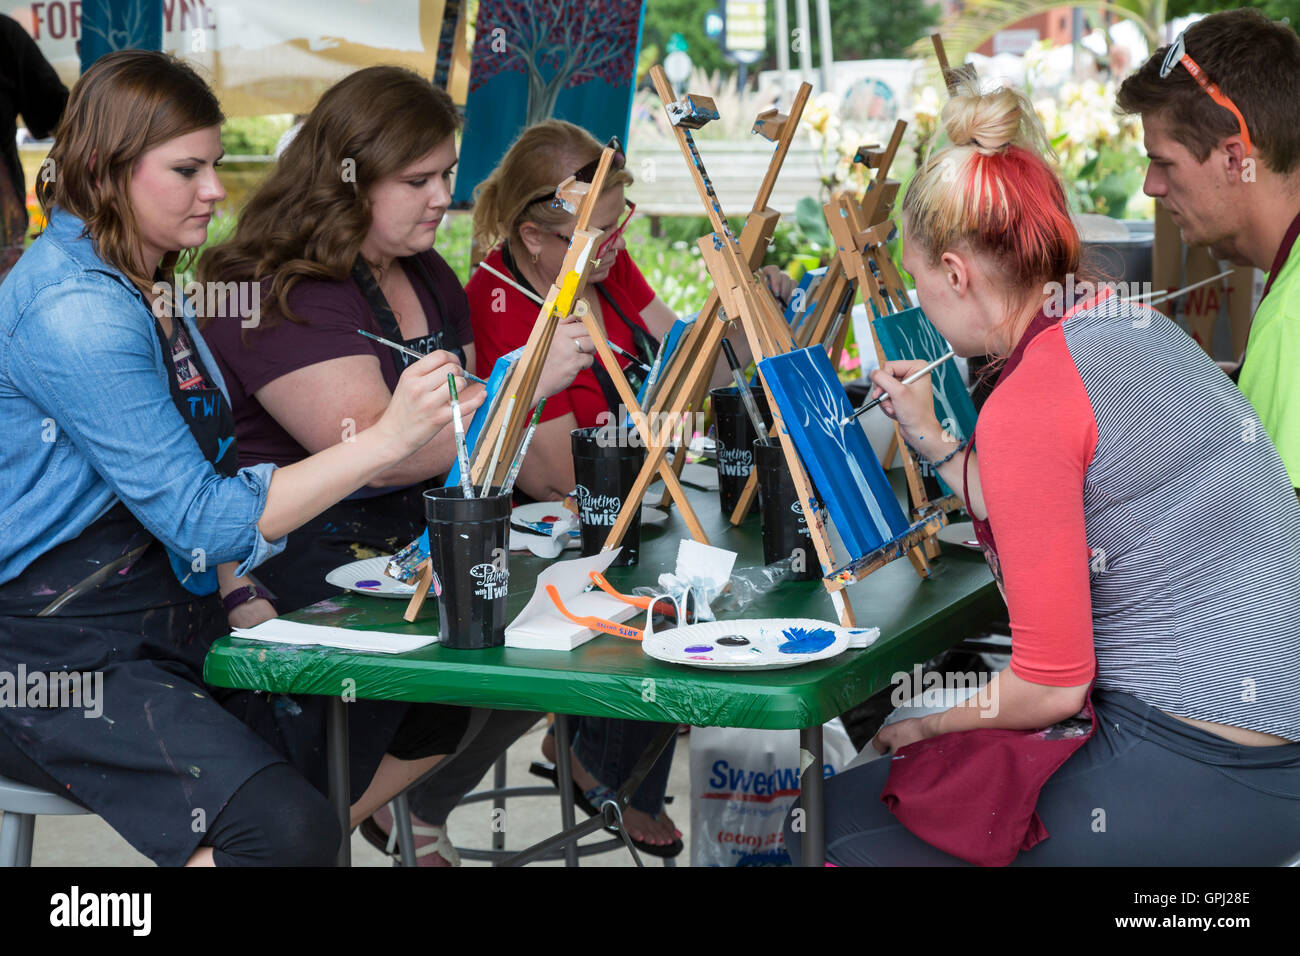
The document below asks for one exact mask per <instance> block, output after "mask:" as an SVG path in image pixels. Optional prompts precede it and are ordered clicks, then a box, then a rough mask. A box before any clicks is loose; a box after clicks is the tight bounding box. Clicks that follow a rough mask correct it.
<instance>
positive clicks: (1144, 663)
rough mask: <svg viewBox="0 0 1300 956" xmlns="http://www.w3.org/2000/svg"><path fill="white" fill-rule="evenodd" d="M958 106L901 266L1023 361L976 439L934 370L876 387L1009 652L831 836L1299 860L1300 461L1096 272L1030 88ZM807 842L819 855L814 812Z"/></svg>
mask: <svg viewBox="0 0 1300 956" xmlns="http://www.w3.org/2000/svg"><path fill="white" fill-rule="evenodd" d="M943 118H944V122H945V125H946V127H947V133H948V138H949V140H950V142H951V143H952V146H950V147H949V148H947V149H945V150H943V151H942V152H939V153H937V154H935V155H933V156H932V157H931V158H930V160H929V161H928V162H927V163H926V164H925V165H924V166H923V167H922V168H921V169H920V170H919V171H918V173H917V175H916V177H915V178H914V179H913V181H912V183H911V185H910V186H909V188H908V192H907V196H906V198H905V199H904V201H903V206H902V215H903V232H904V253H903V265H904V266H905V267H906V269H907V270H908V272H910V273H911V274H912V276H913V278H914V280H915V282H916V288H917V294H918V296H919V299H920V303H921V305H922V306H923V307H924V308H925V310H926V314H927V315H928V316H929V317H930V318H931V319H932V320H933V322H934V324H935V327H936V328H937V329H938V330H939V332H940V333H941V334H942V335H944V337H945V338H946V339H947V340H948V341H949V342H950V343H951V344H952V347H953V349H954V350H955V351H956V353H957V354H958V355H967V356H969V355H978V354H985V353H987V354H990V355H994V356H1000V357H1002V358H1001V362H1000V364H1001V371H1000V374H999V376H998V381H997V385H996V386H995V388H994V389H993V392H992V393H991V394H990V396H989V398H988V399H987V401H986V402H985V404H984V407H983V409H982V410H981V412H980V418H979V423H978V425H977V427H976V430H975V435H974V439H973V442H972V445H971V447H969V448H965V449H963V448H961V447H960V446H958V445H956V444H954V443H953V442H952V440H951V439H950V438H949V437H948V436H946V435H945V433H944V431H943V429H942V428H941V427H940V425H939V423H938V422H937V421H936V420H935V414H934V402H933V397H932V394H931V387H930V383H929V380H928V379H926V380H924V381H920V382H917V383H916V384H914V385H910V386H904V385H903V384H902V381H901V380H902V379H903V378H905V377H906V376H907V375H908V374H909V373H911V372H912V371H913V370H914V369H916V368H919V367H920V366H921V365H922V364H923V363H921V362H890V363H887V364H886V366H885V368H884V369H882V370H880V371H878V372H875V373H873V374H872V380H873V381H874V382H875V384H876V386H877V387H878V388H879V389H880V390H881V391H882V392H884V393H887V395H888V400H887V401H885V402H884V403H883V406H882V407H883V408H884V410H885V412H886V414H888V415H890V416H892V417H893V418H895V419H896V420H897V421H898V424H899V426H900V428H901V432H902V436H903V438H904V439H905V440H906V441H907V442H908V444H909V445H911V446H912V447H913V448H914V449H916V450H917V452H918V453H920V454H921V455H923V456H924V457H925V458H927V459H928V460H929V461H931V462H932V463H934V465H935V466H936V467H937V468H938V470H939V473H940V474H941V475H942V476H943V479H944V480H945V481H946V482H948V483H949V484H950V485H951V487H953V488H960V489H962V490H963V492H964V494H965V497H966V502H967V508H968V510H969V511H970V512H971V515H972V516H973V517H974V518H975V528H976V534H977V536H978V538H979V540H980V543H981V545H982V546H983V548H984V551H985V554H986V555H987V556H988V558H989V563H990V565H991V567H992V569H993V573H994V575H995V577H996V579H997V582H998V584H999V586H1000V587H1001V588H1002V592H1003V594H1004V596H1005V598H1006V602H1007V609H1008V611H1009V615H1010V623H1011V637H1012V653H1011V661H1010V665H1009V666H1008V667H1007V668H1006V669H1005V670H1003V671H1002V672H1001V673H999V674H997V675H996V676H995V677H994V678H993V679H992V680H991V681H989V682H988V685H987V687H984V688H982V689H981V691H980V693H979V694H977V695H976V696H974V697H971V698H970V699H969V700H967V701H965V702H964V703H962V704H959V705H957V706H955V707H952V708H950V709H948V710H945V711H942V712H940V713H936V714H933V715H931V716H927V717H923V718H912V719H908V720H900V721H898V722H897V723H894V724H891V725H889V726H886V727H884V728H883V729H882V730H881V731H880V732H879V733H878V734H877V735H876V738H875V741H874V746H875V749H876V751H878V752H879V753H882V754H884V753H888V754H890V755H891V756H892V758H893V759H891V760H880V761H876V762H872V763H868V764H866V765H865V766H862V767H859V768H856V769H854V770H851V771H849V772H847V773H844V774H840V775H838V776H836V777H835V778H833V779H832V780H830V781H828V784H827V787H826V794H825V797H826V810H827V818H826V853H827V856H828V858H829V859H830V860H831V861H832V862H835V863H849V864H866V865H900V864H910V865H915V864H933V865H953V864H957V863H959V862H960V861H962V860H964V861H967V862H970V863H978V864H983V865H1005V864H1008V863H1012V862H1014V863H1015V864H1016V865H1023V866H1057V865H1121V866H1123V865H1129V866H1135V865H1154V864H1163V865H1178V866H1204V865H1210V864H1219V865H1277V864H1279V863H1284V862H1286V861H1288V860H1290V859H1292V858H1295V857H1297V855H1298V854H1300V703H1298V702H1297V698H1296V693H1295V687H1296V677H1297V674H1298V673H1300V506H1297V503H1296V500H1295V496H1294V494H1292V491H1291V484H1290V480H1289V478H1288V476H1287V473H1286V469H1285V467H1284V466H1283V465H1282V460H1281V458H1280V457H1279V456H1278V453H1277V450H1276V448H1275V447H1274V446H1273V444H1272V442H1271V441H1270V440H1269V439H1268V436H1267V435H1266V434H1265V433H1264V431H1263V428H1262V426H1261V425H1260V424H1259V419H1258V417H1257V416H1256V415H1255V413H1254V410H1253V409H1252V407H1251V405H1250V403H1249V402H1248V401H1246V399H1245V397H1244V396H1243V395H1242V394H1241V393H1240V392H1239V391H1238V390H1237V389H1236V387H1235V386H1234V385H1233V384H1232V382H1231V381H1229V380H1228V378H1227V377H1226V376H1225V375H1224V374H1223V372H1222V371H1221V370H1220V369H1219V368H1218V367H1217V366H1216V365H1215V363H1214V362H1213V361H1212V360H1211V359H1210V357H1209V356H1208V355H1206V354H1205V352H1204V351H1203V350H1202V349H1201V348H1200V347H1199V346H1198V345H1197V344H1196V343H1195V342H1194V341H1192V339H1191V338H1190V337H1189V336H1188V335H1187V334H1186V333H1185V332H1184V331H1183V330H1182V329H1180V328H1179V327H1178V326H1176V325H1175V324H1174V323H1173V322H1171V321H1169V320H1168V319H1167V318H1165V317H1164V316H1163V315H1160V314H1158V313H1156V312H1154V311H1152V310H1150V309H1147V308H1143V307H1141V306H1138V305H1135V304H1131V303H1127V302H1124V301H1123V300H1122V299H1121V298H1120V297H1119V296H1117V295H1114V294H1113V293H1110V292H1109V291H1108V290H1105V289H1094V288H1093V287H1091V286H1090V284H1089V283H1087V282H1085V281H1080V280H1079V279H1078V278H1077V274H1078V270H1079V261H1080V242H1079V236H1078V233H1077V231H1076V230H1075V227H1074V225H1073V223H1072V221H1071V219H1070V215H1069V210H1068V208H1067V205H1066V201H1065V192H1064V190H1063V189H1062V187H1061V183H1060V180H1059V179H1058V178H1057V177H1056V175H1055V173H1053V172H1052V170H1051V169H1050V168H1049V167H1048V165H1047V163H1046V162H1044V160H1043V157H1042V153H1043V152H1045V151H1046V143H1045V137H1044V135H1043V131H1042V127H1041V126H1040V125H1039V123H1038V120H1037V119H1036V117H1035V116H1034V113H1033V108H1032V107H1031V106H1030V104H1029V103H1028V101H1027V100H1025V98H1024V97H1023V96H1020V95H1019V94H1017V93H1015V92H1013V91H1010V90H1005V89H1003V90H998V91H996V92H993V93H989V94H985V95H980V94H979V92H978V90H977V89H975V88H973V86H969V85H967V86H965V88H963V89H961V90H959V91H958V92H957V93H955V94H954V96H953V97H952V99H951V100H950V101H949V103H948V105H947V106H946V107H945V109H944V116H943ZM975 445H978V449H976V448H975ZM904 676H905V675H897V677H896V680H897V679H899V678H902V677H904ZM917 690H918V689H916V688H913V690H912V693H916V692H917ZM906 696H912V694H910V693H909V694H906ZM886 777H887V778H888V779H886ZM882 785H883V792H882V789H881V788H882ZM882 804H883V805H882ZM891 814H892V816H891ZM786 839H787V844H789V845H790V848H791V853H792V855H793V854H795V853H797V852H798V850H797V843H798V841H799V839H800V836H799V834H798V833H796V832H794V831H793V828H792V827H790V828H788V830H787V834H786Z"/></svg>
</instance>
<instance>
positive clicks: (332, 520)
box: [257, 256, 465, 614]
mask: <svg viewBox="0 0 1300 956" xmlns="http://www.w3.org/2000/svg"><path fill="white" fill-rule="evenodd" d="M413 261H414V263H415V266H414V268H415V273H416V277H417V278H418V279H419V281H420V282H422V283H423V284H424V286H425V288H426V289H427V290H428V292H429V295H430V296H431V297H432V299H433V303H434V308H435V309H436V311H437V313H438V315H437V321H438V324H439V325H440V326H441V328H439V329H438V330H437V331H436V332H430V333H428V334H427V335H421V336H417V337H415V338H409V339H404V338H402V332H401V329H400V327H399V326H398V323H397V318H396V316H394V315H393V310H392V308H391V307H390V306H389V304H388V300H387V299H386V298H385V297H384V293H383V292H382V291H381V290H380V288H379V284H378V283H377V282H376V281H375V278H374V275H373V274H372V273H371V271H370V268H369V267H368V266H367V265H366V264H365V262H364V261H363V260H362V259H361V258H360V257H359V256H358V257H357V260H356V262H355V263H354V265H353V269H352V281H353V282H355V283H356V284H357V288H359V289H360V290H361V293H362V295H364V296H365V299H366V304H367V305H369V306H370V311H371V313H372V314H373V315H374V317H375V322H376V323H377V324H378V325H379V330H380V332H382V333H383V335H384V337H385V338H387V339H388V340H389V341H392V342H400V343H401V344H402V345H405V346H406V347H407V348H409V349H411V350H413V351H416V352H419V353H420V354H422V355H428V354H430V353H431V352H436V351H438V350H439V349H445V350H446V351H448V352H451V353H453V354H454V355H456V356H457V357H458V358H459V359H460V360H461V362H462V363H463V362H464V361H465V350H464V349H463V348H462V347H461V343H460V339H459V337H458V336H457V335H456V329H455V327H454V326H453V325H452V324H451V323H450V321H449V320H448V315H447V310H446V308H445V307H444V305H443V300H442V295H441V294H440V293H439V291H438V284H437V283H436V282H434V281H433V277H432V276H431V275H430V274H429V271H428V269H427V268H426V267H425V265H424V263H423V262H422V261H421V260H420V258H419V257H418V256H417V257H416V258H415V259H414V260H413ZM428 318H429V319H430V320H431V321H429V323H428V324H429V325H430V326H432V325H433V321H432V319H433V316H429V317H428ZM392 357H393V361H394V362H396V363H397V371H398V372H399V373H400V372H402V371H403V370H404V369H406V367H407V366H408V365H411V364H412V363H414V362H415V361H416V360H415V359H413V358H411V357H410V356H409V355H406V354H404V353H402V352H397V351H394V352H393V355H392ZM441 484H442V482H440V481H437V480H431V481H422V482H418V483H416V484H414V485H410V486H408V487H405V488H398V489H396V490H384V489H366V488H363V489H362V490H361V491H359V492H357V493H355V494H353V495H351V496H349V497H348V498H345V499H344V500H343V501H340V502H338V503H337V504H333V505H331V506H330V507H328V508H326V509H325V510H324V511H322V512H321V513H320V514H319V515H317V516H316V517H315V518H312V519H311V520H310V521H308V522H306V523H305V524H303V525H302V526H301V527H299V528H298V529H297V530H295V531H294V533H293V534H292V535H290V537H289V543H288V545H287V546H286V547H285V549H284V550H283V551H282V552H280V553H279V554H277V555H276V556H275V557H273V558H271V559H270V560H268V561H266V562H264V563H263V564H262V565H261V566H260V567H258V569H257V579H258V580H259V581H261V582H262V584H263V585H265V586H266V587H267V588H269V589H270V591H271V592H272V593H273V594H274V595H275V597H276V607H277V608H278V609H279V611H280V613H281V614H287V613H288V612H290V611H296V610H299V609H300V608H304V607H307V606H308V605H310V604H316V603H317V602H320V601H324V600H326V599H328V598H331V597H335V596H337V595H338V594H339V593H341V592H340V590H339V589H338V588H336V587H334V586H333V585H332V584H327V583H326V582H325V575H327V574H329V573H330V572H331V571H333V570H334V569H335V568H337V567H341V566H342V565H345V564H348V563H350V562H352V561H360V560H362V559H363V558H373V557H376V556H378V555H381V554H393V553H395V552H397V551H400V550H401V549H402V548H404V547H406V546H407V545H408V544H410V543H411V542H412V541H414V540H415V539H416V538H418V537H419V536H420V535H422V534H424V531H425V527H426V525H425V521H424V491H425V489H426V488H437V487H440V486H441Z"/></svg>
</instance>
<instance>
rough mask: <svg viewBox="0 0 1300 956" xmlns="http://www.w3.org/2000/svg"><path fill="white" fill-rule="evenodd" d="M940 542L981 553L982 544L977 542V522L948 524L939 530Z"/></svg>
mask: <svg viewBox="0 0 1300 956" xmlns="http://www.w3.org/2000/svg"><path fill="white" fill-rule="evenodd" d="M938 537H939V540H940V541H943V542H944V543H946V544H955V545H957V546H959V547H962V548H970V549H971V550H972V551H979V550H981V548H980V543H979V542H978V541H976V540H975V522H973V521H958V522H957V523H956V524H946V525H944V526H943V527H942V528H940V529H939V535H938Z"/></svg>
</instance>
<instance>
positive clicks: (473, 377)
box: [357, 329, 487, 385]
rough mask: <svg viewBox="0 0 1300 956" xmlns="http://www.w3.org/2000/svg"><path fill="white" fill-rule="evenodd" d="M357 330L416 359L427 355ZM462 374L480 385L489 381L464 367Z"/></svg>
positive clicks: (362, 330) (371, 333)
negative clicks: (472, 373)
mask: <svg viewBox="0 0 1300 956" xmlns="http://www.w3.org/2000/svg"><path fill="white" fill-rule="evenodd" d="M357 331H358V332H360V333H361V334H362V335H364V336H365V337H366V338H368V339H374V340H375V341H376V342H378V343H380V344H381V345H387V346H388V347H389V348H390V349H396V350H397V351H399V352H405V353H406V354H407V355H409V356H411V358H413V359H416V360H417V361H418V360H419V359H422V358H425V357H426V356H424V355H421V354H420V353H419V352H417V351H415V349H408V348H407V347H406V346H405V345H402V344H401V343H400V342H393V341H391V340H389V339H384V338H380V337H379V336H378V335H375V334H374V333H373V332H367V331H366V330H365V329H357ZM460 374H461V375H464V376H465V377H466V378H467V379H469V380H470V381H471V382H478V383H479V384H480V385H486V384H487V382H485V381H484V380H483V379H481V378H479V377H478V376H477V375H471V374H470V373H469V372H467V371H465V370H464V369H461V370H460Z"/></svg>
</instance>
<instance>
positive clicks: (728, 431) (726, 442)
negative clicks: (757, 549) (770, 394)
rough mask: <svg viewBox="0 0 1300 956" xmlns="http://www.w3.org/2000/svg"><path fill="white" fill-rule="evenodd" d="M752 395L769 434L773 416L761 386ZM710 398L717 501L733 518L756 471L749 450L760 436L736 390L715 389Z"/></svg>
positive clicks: (732, 387) (753, 388)
mask: <svg viewBox="0 0 1300 956" xmlns="http://www.w3.org/2000/svg"><path fill="white" fill-rule="evenodd" d="M749 393H750V395H752V396H753V397H754V404H755V405H756V406H757V407H758V414H759V415H760V416H762V419H763V427H764V428H766V429H768V430H769V431H770V430H771V428H772V413H771V412H770V411H769V410H768V407H767V394H766V393H765V392H764V391H763V387H762V386H761V385H755V386H751V387H750V389H749ZM709 395H710V397H711V398H712V399H713V420H714V423H715V424H716V425H717V448H718V498H719V500H720V501H721V502H722V513H723V514H724V515H727V516H728V517H730V515H731V513H732V512H733V511H735V510H736V503H737V502H738V501H740V495H741V493H742V492H743V491H744V490H745V482H746V481H747V480H748V479H749V473H750V471H751V470H752V469H753V467H754V453H753V451H752V450H751V448H750V446H751V445H753V444H754V441H755V440H756V439H757V438H758V435H756V434H755V433H754V423H753V422H751V421H750V420H749V413H747V412H746V411H745V403H744V402H743V401H742V400H741V398H740V392H739V391H737V389H736V386H734V385H731V386H728V387H727V388H715V389H712V390H711V391H710V392H709ZM757 504H758V502H757V500H755V501H754V502H753V503H752V504H751V505H750V506H749V513H750V514H752V513H753V511H754V507H755V505H757Z"/></svg>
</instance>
